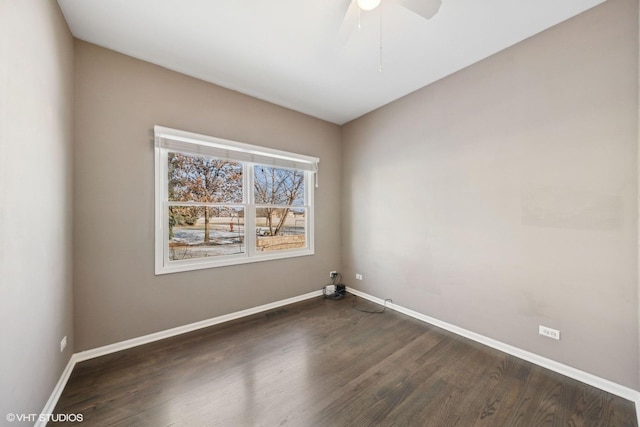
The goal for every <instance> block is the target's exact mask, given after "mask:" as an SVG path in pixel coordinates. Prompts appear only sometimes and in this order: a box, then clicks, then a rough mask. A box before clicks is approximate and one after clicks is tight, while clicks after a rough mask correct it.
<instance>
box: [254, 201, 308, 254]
mask: <svg viewBox="0 0 640 427" xmlns="http://www.w3.org/2000/svg"><path fill="white" fill-rule="evenodd" d="M306 225H307V210H306V209H305V208H284V209H282V208H257V209H256V250H257V251H258V252H266V251H280V250H285V249H296V248H304V247H306V245H307V242H306V234H307V233H306Z"/></svg>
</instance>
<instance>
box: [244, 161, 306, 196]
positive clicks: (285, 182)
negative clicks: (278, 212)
mask: <svg viewBox="0 0 640 427" xmlns="http://www.w3.org/2000/svg"><path fill="white" fill-rule="evenodd" d="M253 171H254V176H255V178H254V192H255V199H256V203H257V204H265V205H266V204H268V205H286V206H291V205H294V206H302V205H304V171H301V170H290V169H277V168H271V167H268V166H254V169H253Z"/></svg>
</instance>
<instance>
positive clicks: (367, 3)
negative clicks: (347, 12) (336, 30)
mask: <svg viewBox="0 0 640 427" xmlns="http://www.w3.org/2000/svg"><path fill="white" fill-rule="evenodd" d="M379 5H380V0H358V7H359V8H360V9H362V10H367V11H369V10H373V9H375V8H376V7H378V6H379Z"/></svg>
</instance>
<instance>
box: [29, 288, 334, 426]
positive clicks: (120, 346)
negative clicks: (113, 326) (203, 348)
mask: <svg viewBox="0 0 640 427" xmlns="http://www.w3.org/2000/svg"><path fill="white" fill-rule="evenodd" d="M321 295H322V290H318V291H313V292H309V293H306V294H303V295H298V296H296V297H292V298H287V299H283V300H280V301H276V302H272V303H269V304H264V305H260V306H258V307H253V308H248V309H246V310H240V311H236V312H235V313H229V314H225V315H223V316H218V317H212V318H211V319H206V320H202V321H200V322H195V323H190V324H188V325H184V326H178V327H177V328H172V329H167V330H164V331H160V332H155V333H153V334H148V335H143V336H141V337H138V338H132V339H130V340H126V341H121V342H117V343H114V344H109V345H105V346H102V347H98V348H94V349H91V350H86V351H81V352H79V353H74V354H73V355H71V358H70V359H69V362H68V363H67V366H66V367H65V369H64V371H63V372H62V375H61V376H60V379H59V380H58V383H57V384H56V386H55V388H54V389H53V392H52V393H51V396H50V397H49V400H47V403H46V404H45V405H44V408H43V409H42V411H41V412H40V414H43V415H47V414H52V413H53V411H54V410H55V407H56V405H57V404H58V399H60V396H61V395H62V391H63V390H64V387H65V386H66V385H67V381H69V377H70V376H71V372H72V371H73V368H74V367H75V366H76V363H79V362H83V361H85V360H89V359H93V358H96V357H100V356H105V355H107V354H111V353H115V352H118V351H121V350H126V349H128V348H132V347H137V346H139V345H143V344H148V343H151V342H154V341H159V340H162V339H165V338H170V337H174V336H176V335H180V334H185V333H187V332H192V331H196V330H198V329H202V328H207V327H209V326H214V325H218V324H220V323H225V322H229V321H231V320H236V319H240V318H242V317H247V316H251V315H253V314H257V313H261V312H263V311H268V310H273V309H274V308H278V307H282V306H285V305H289V304H293V303H296V302H299V301H304V300H307V299H310V298H314V297H318V296H321ZM39 418H44V417H39ZM46 424H47V422H46V421H40V420H38V421H37V422H36V423H35V425H34V427H45V426H46Z"/></svg>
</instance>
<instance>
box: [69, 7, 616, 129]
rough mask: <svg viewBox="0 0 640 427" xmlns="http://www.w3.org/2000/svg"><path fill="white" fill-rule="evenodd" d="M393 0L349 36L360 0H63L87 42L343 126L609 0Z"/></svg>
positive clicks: (74, 27)
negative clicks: (409, 2)
mask: <svg viewBox="0 0 640 427" xmlns="http://www.w3.org/2000/svg"><path fill="white" fill-rule="evenodd" d="M387 1H388V0H382V6H381V7H379V8H377V9H375V10H373V11H371V12H363V13H362V16H361V24H362V25H361V29H360V30H358V29H354V31H353V32H352V33H351V36H350V37H349V38H348V40H347V41H346V43H344V42H343V41H342V40H341V39H340V37H339V36H338V34H339V29H340V25H341V23H342V17H343V15H344V13H345V11H346V9H347V7H348V5H349V3H350V0H269V1H267V0H58V3H59V4H60V7H61V9H62V12H63V13H64V16H65V18H66V20H67V22H68V24H69V27H70V28H71V32H72V33H73V35H74V36H75V37H77V38H79V39H82V40H86V41H88V42H91V43H94V44H97V45H100V46H104V47H107V48H109V49H113V50H115V51H118V52H121V53H124V54H126V55H130V56H133V57H135V58H139V59H142V60H145V61H148V62H151V63H154V64H157V65H161V66H163V67H166V68H169V69H171V70H175V71H178V72H181V73H184V74H187V75H190V76H193V77H197V78H200V79H202V80H205V81H208V82H211V83H215V84H218V85H220V86H224V87H226V88H229V89H233V90H236V91H238V92H242V93H245V94H248V95H251V96H254V97H256V98H260V99H263V100H266V101H270V102H273V103H275V104H278V105H281V106H284V107H288V108H291V109H293V110H296V111H300V112H303V113H306V114H309V115H311V116H315V117H318V118H321V119H324V120H328V121H330V122H333V123H337V124H343V123H346V122H348V121H350V120H352V119H355V118H357V117H359V116H361V115H363V114H365V113H368V112H369V111H372V110H374V109H376V108H378V107H381V106H383V105H385V104H387V103H389V102H391V101H393V100H395V99H398V98H400V97H402V96H404V95H406V94H408V93H410V92H413V91H415V90H417V89H419V88H421V87H423V86H426V85H428V84H430V83H432V82H434V81H436V80H438V79H440V78H442V77H444V76H446V75H449V74H451V73H453V72H455V71H458V70H460V69H462V68H464V67H466V66H468V65H470V64H473V63H474V62H477V61H479V60H481V59H483V58H486V57H488V56H490V55H492V54H494V53H496V52H498V51H500V50H502V49H504V48H506V47H508V46H511V45H513V44H515V43H517V42H519V41H521V40H523V39H525V38H527V37H530V36H532V35H534V34H536V33H538V32H540V31H543V30H545V29H547V28H549V27H551V26H553V25H555V24H558V23H560V22H562V21H564V20H566V19H568V18H570V17H572V16H575V15H577V14H579V13H581V12H583V11H585V10H587V9H589V8H591V7H593V6H596V5H597V4H600V3H602V2H603V1H604V0H442V6H441V8H440V11H439V12H438V13H437V14H436V15H435V16H434V17H433V18H431V19H430V20H425V19H423V18H421V17H420V16H418V15H416V14H414V13H412V12H410V11H409V10H408V9H405V8H402V7H400V6H398V5H397V4H393V3H390V2H387ZM380 11H382V68H383V69H382V71H379V64H380V49H379V46H380Z"/></svg>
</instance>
